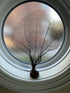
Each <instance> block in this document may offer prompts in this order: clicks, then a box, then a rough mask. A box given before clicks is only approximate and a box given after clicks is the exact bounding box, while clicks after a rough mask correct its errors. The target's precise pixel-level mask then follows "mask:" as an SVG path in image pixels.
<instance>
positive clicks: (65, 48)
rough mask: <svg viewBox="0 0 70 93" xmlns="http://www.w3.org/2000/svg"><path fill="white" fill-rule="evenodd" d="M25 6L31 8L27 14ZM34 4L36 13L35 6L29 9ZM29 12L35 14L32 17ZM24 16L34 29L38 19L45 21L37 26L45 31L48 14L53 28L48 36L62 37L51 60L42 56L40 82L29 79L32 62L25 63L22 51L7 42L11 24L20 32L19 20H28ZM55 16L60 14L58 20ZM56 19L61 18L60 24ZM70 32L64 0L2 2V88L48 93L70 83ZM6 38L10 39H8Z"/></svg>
mask: <svg viewBox="0 0 70 93" xmlns="http://www.w3.org/2000/svg"><path fill="white" fill-rule="evenodd" d="M35 4H36V5H37V6H36V9H35V6H34V5H35ZM38 4H40V6H42V9H39V8H40V6H38ZM26 5H28V8H27V9H26V12H25V11H24V8H25V7H26ZM31 5H33V9H34V10H33V11H32V7H30V6H31ZM22 6H23V8H22ZM20 7H21V8H22V9H21V10H22V11H24V13H22V12H21V11H20ZM46 7H47V8H46ZM48 7H49V8H51V9H53V10H52V11H55V12H56V13H53V12H51V11H50V9H48ZM18 8H19V9H18ZM18 10H19V11H18ZM36 10H37V11H36ZM46 11H49V12H46ZM28 13H32V14H31V15H30V14H28ZM21 14H22V15H21ZM23 14H24V15H25V16H27V18H26V20H27V19H28V18H29V19H28V20H29V22H28V20H27V23H28V24H27V25H28V26H29V27H30V26H31V25H32V26H33V24H34V22H35V21H36V20H37V21H38V22H40V21H41V20H42V25H43V28H41V27H42V25H40V24H38V22H37V24H38V26H39V28H38V29H37V30H38V31H41V30H42V29H46V28H45V25H46V24H48V21H46V20H47V17H46V16H47V15H48V19H49V21H50V24H51V27H50V29H51V30H52V32H51V30H50V32H49V34H50V33H51V34H50V35H51V37H52V36H53V38H57V37H58V38H59V37H61V38H59V40H58V41H59V42H60V44H58V42H57V43H54V46H56V45H59V47H57V49H56V50H54V48H51V50H53V51H52V52H51V53H48V54H53V55H52V56H51V55H50V57H48V58H47V56H45V57H43V59H42V62H41V63H40V64H38V65H37V67H36V69H37V70H38V71H39V77H38V78H37V79H32V78H31V77H30V70H31V65H30V63H28V62H29V60H28V59H27V60H26V59H25V57H24V59H22V58H20V57H18V55H19V52H16V49H14V48H12V47H14V45H13V43H12V42H11V41H10V39H9V40H8V38H9V37H12V36H11V33H12V31H11V28H10V27H9V25H10V26H12V28H13V29H14V30H15V32H16V33H17V30H18V31H19V29H20V28H21V27H23V26H22V25H23V22H22V23H21V21H20V19H23V20H25V18H23V16H24V15H23ZM27 14H28V15H27ZM37 15H38V16H37ZM56 15H58V16H59V17H58V18H57V17H56ZM11 16H12V17H11ZM43 16H44V17H43ZM19 17H20V18H19ZM8 18H9V19H8ZM10 18H11V19H10ZM30 18H33V20H34V19H35V21H31V20H30ZM57 19H59V21H58V20H57ZM51 20H52V21H51ZM57 21H58V23H59V22H61V23H60V24H57ZM30 22H32V24H30ZM17 23H18V24H17ZM55 23H56V24H55ZM20 24H21V25H20ZM14 25H15V26H14ZM47 26H48V25H47ZM15 28H16V29H17V30H16V29H15ZM29 29H30V28H29ZM40 29H41V30H40ZM60 29H61V33H60V34H59V33H58V34H57V33H56V31H60ZM69 29H70V12H69V7H67V4H66V3H65V2H64V0H57V1H56V0H40V1H39V0H38V1H36V0H33V1H26V0H2V1H0V85H1V86H4V87H6V88H9V89H11V90H14V91H17V92H21V93H29V92H30V93H39V92H40V93H47V92H50V91H53V90H56V89H59V88H62V87H64V86H66V85H68V84H70V31H69ZM14 30H13V31H14ZM20 32H21V31H20ZM20 32H19V37H20ZM39 33H40V32H39ZM55 33H56V34H55ZM56 35H57V36H56ZM6 36H7V38H5V37H6ZM43 36H44V35H43ZM43 36H42V37H43ZM55 36H56V37H55ZM38 37H40V36H38ZM12 41H14V40H12ZM17 41H18V39H17ZM54 46H52V47H54ZM9 47H10V48H9ZM17 51H19V50H17ZM54 52H55V53H54ZM20 54H22V53H20ZM20 56H21V55H20ZM26 58H27V57H26ZM24 61H25V62H24Z"/></svg>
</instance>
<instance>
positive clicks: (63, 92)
mask: <svg viewBox="0 0 70 93" xmlns="http://www.w3.org/2000/svg"><path fill="white" fill-rule="evenodd" d="M0 93H17V92H13V91H11V90H8V89H5V88H3V87H0ZM50 93H70V85H69V86H67V87H65V88H62V89H59V90H57V91H55V92H50Z"/></svg>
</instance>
